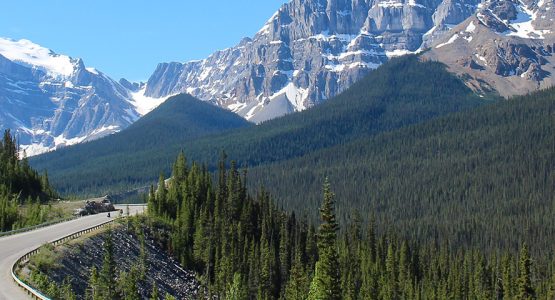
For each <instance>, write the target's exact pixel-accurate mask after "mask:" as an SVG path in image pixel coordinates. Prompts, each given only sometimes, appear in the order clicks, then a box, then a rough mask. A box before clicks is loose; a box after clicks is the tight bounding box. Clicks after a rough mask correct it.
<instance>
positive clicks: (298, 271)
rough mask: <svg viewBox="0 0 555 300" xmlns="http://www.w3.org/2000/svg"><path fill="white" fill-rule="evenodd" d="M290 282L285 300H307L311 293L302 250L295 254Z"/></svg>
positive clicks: (286, 289)
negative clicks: (302, 259) (302, 258)
mask: <svg viewBox="0 0 555 300" xmlns="http://www.w3.org/2000/svg"><path fill="white" fill-rule="evenodd" d="M289 274H290V276H289V281H288V283H287V286H286V287H285V297H284V298H285V299H288V300H305V299H307V295H308V291H309V288H310V287H309V280H308V274H307V273H306V271H305V270H304V268H303V264H302V261H301V253H300V250H297V251H296V252H295V259H294V261H293V266H292V267H291V271H290V272H289Z"/></svg>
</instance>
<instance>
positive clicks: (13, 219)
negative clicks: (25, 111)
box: [0, 130, 57, 231]
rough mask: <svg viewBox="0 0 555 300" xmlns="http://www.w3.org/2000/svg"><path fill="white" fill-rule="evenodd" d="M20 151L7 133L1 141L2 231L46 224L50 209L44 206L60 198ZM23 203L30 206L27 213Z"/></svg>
mask: <svg viewBox="0 0 555 300" xmlns="http://www.w3.org/2000/svg"><path fill="white" fill-rule="evenodd" d="M18 150H19V149H18V147H17V141H16V140H15V138H14V137H12V135H11V133H10V131H9V130H7V131H5V132H4V135H3V137H2V140H0V231H7V230H11V229H16V228H20V227H24V226H31V225H35V224H38V223H41V222H44V221H45V218H46V215H47V213H48V209H47V208H42V207H41V204H42V203H45V202H47V201H48V200H50V199H52V198H54V197H56V196H57V195H56V192H55V191H54V190H53V189H52V188H51V187H50V184H49V182H48V175H47V174H43V175H39V173H38V172H37V171H35V170H33V169H32V168H31V167H30V166H29V163H28V160H27V158H26V157H23V158H22V159H20V157H19V154H18ZM21 204H27V206H28V209H27V210H26V212H25V213H24V214H22V213H21V211H20V210H19V207H20V205H21Z"/></svg>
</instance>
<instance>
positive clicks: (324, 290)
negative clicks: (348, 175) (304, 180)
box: [309, 179, 342, 300]
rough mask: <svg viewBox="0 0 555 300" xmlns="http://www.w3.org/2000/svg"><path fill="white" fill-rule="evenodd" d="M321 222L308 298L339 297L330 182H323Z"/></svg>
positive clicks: (339, 288)
mask: <svg viewBox="0 0 555 300" xmlns="http://www.w3.org/2000/svg"><path fill="white" fill-rule="evenodd" d="M320 215H321V219H322V224H321V225H320V228H319V233H318V255H319V259H318V262H317V263H316V270H315V275H314V278H313V279H312V284H311V287H310V293H309V299H320V300H328V299H329V300H335V299H341V295H342V293H341V274H340V267H339V255H338V253H337V245H336V243H337V231H338V230H339V225H338V224H337V220H336V216H335V200H334V195H333V193H332V191H331V188H330V184H329V182H328V180H327V179H326V182H325V183H324V201H323V204H322V208H321V209H320Z"/></svg>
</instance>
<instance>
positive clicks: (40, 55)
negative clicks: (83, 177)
mask: <svg viewBox="0 0 555 300" xmlns="http://www.w3.org/2000/svg"><path fill="white" fill-rule="evenodd" d="M131 86H133V84H131V85H130V86H129V85H128V86H124V85H122V84H120V83H119V82H116V81H115V80H113V79H112V78H110V77H109V76H107V75H106V74H104V73H102V72H101V71H99V70H97V69H95V68H90V67H86V66H85V64H84V62H83V60H82V59H80V58H72V57H69V56H66V55H61V54H57V53H55V52H54V51H52V50H50V49H47V48H44V47H42V46H40V45H37V44H35V43H33V42H31V41H29V40H24V39H23V40H19V41H14V40H11V39H5V38H0V103H2V107H3V109H2V111H0V128H2V129H12V132H13V133H14V134H15V135H16V136H17V139H18V141H19V142H20V147H21V149H22V150H24V151H25V152H26V154H27V155H35V154H39V153H42V152H46V151H50V150H54V149H57V148H60V147H64V146H68V145H73V144H76V143H81V142H85V141H90V140H93V139H96V138H99V137H102V136H105V135H109V134H112V133H115V132H118V131H120V130H121V129H124V128H126V127H128V126H129V125H131V124H132V123H133V122H135V121H136V120H137V119H139V118H140V117H141V116H142V115H144V114H146V113H147V112H149V111H150V110H152V109H153V108H154V107H156V105H157V104H159V103H161V102H163V101H164V100H165V99H166V98H162V99H150V98H145V97H137V91H136V90H135V91H133V90H130V89H129V87H131Z"/></svg>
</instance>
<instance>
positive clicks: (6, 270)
mask: <svg viewBox="0 0 555 300" xmlns="http://www.w3.org/2000/svg"><path fill="white" fill-rule="evenodd" d="M116 208H117V209H123V211H124V213H125V206H116ZM144 209H145V207H144V206H130V207H129V210H130V214H131V215H135V214H138V213H142V212H143V211H144ZM110 215H111V217H112V218H113V217H116V216H117V215H119V214H118V213H113V212H112V213H111V214H110ZM107 221H109V218H108V217H107V213H101V214H97V215H92V216H86V217H81V218H79V219H75V220H71V221H68V222H64V223H59V224H55V225H51V226H48V227H43V228H39V229H36V230H33V231H28V232H24V233H20V234H16V235H11V236H6V237H2V238H0V300H18V299H31V297H30V296H28V295H27V293H25V292H24V291H23V289H22V288H21V287H19V286H18V285H16V284H15V282H14V281H13V279H12V275H11V270H12V266H13V264H14V263H15V261H16V260H17V259H19V258H20V257H22V256H23V255H25V254H26V253H27V252H29V251H31V250H33V249H35V248H37V247H40V246H42V245H44V244H45V243H47V242H52V241H55V240H57V239H60V238H62V237H64V236H67V235H70V234H73V233H75V232H78V231H81V230H84V229H87V228H90V227H94V226H96V225H100V224H102V223H105V222H107Z"/></svg>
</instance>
